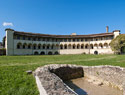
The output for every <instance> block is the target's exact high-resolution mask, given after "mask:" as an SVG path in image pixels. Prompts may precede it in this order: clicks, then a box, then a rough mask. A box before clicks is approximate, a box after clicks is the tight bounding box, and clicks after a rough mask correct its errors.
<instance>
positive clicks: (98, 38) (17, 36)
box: [5, 27, 120, 55]
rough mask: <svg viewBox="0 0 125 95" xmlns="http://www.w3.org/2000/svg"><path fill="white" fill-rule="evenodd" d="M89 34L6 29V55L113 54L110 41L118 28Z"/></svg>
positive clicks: (117, 31)
mask: <svg viewBox="0 0 125 95" xmlns="http://www.w3.org/2000/svg"><path fill="white" fill-rule="evenodd" d="M106 29H107V32H106V33H100V34H91V35H76V33H72V34H71V35H49V34H38V33H28V32H19V31H15V30H13V29H6V30H5V31H6V41H5V47H6V55H54V54H113V53H114V52H113V51H112V50H111V48H110V42H111V41H112V39H113V38H115V37H116V36H118V35H119V34H120V30H115V31H113V32H108V27H107V28H106Z"/></svg>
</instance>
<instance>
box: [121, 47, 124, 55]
mask: <svg viewBox="0 0 125 95" xmlns="http://www.w3.org/2000/svg"><path fill="white" fill-rule="evenodd" d="M121 54H125V46H123V47H121Z"/></svg>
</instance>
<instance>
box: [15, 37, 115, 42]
mask: <svg viewBox="0 0 125 95" xmlns="http://www.w3.org/2000/svg"><path fill="white" fill-rule="evenodd" d="M14 38H15V39H18V40H31V41H48V42H83V41H84V42H88V41H100V40H112V39H113V37H112V36H111V37H99V38H79V39H78V38H71V39H70V38H67V39H63V38H62V39H61V38H58V39H56V38H55V39H53V38H40V37H39V38H38V37H26V36H16V37H14Z"/></svg>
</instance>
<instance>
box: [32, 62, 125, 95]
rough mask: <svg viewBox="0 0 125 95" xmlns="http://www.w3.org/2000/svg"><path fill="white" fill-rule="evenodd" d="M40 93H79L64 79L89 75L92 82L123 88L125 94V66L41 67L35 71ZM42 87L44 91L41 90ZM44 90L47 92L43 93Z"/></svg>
mask: <svg viewBox="0 0 125 95" xmlns="http://www.w3.org/2000/svg"><path fill="white" fill-rule="evenodd" d="M34 75H35V77H36V80H37V81H39V83H37V85H38V86H39V84H40V85H41V86H42V87H38V88H39V91H40V92H41V93H40V95H77V94H76V93H75V92H74V91H73V90H72V89H70V88H69V87H68V86H67V85H66V84H65V83H64V82H63V81H64V80H70V79H74V78H79V77H83V76H84V77H88V79H90V80H91V82H95V81H97V82H101V83H104V84H107V85H109V86H113V87H117V88H119V89H120V90H123V95H125V68H121V67H117V66H77V65H65V64H52V65H46V66H44V67H39V68H37V69H36V71H35V72H34ZM41 89H42V91H41ZM43 90H44V91H45V92H46V94H43V93H42V92H43Z"/></svg>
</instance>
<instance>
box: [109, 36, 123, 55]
mask: <svg viewBox="0 0 125 95" xmlns="http://www.w3.org/2000/svg"><path fill="white" fill-rule="evenodd" d="M110 46H111V49H112V50H113V51H114V53H115V54H121V49H122V48H124V47H125V34H121V35H119V36H117V37H116V38H115V39H113V40H112V41H111V43H110Z"/></svg>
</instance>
